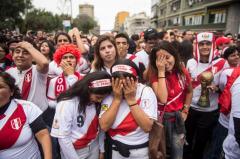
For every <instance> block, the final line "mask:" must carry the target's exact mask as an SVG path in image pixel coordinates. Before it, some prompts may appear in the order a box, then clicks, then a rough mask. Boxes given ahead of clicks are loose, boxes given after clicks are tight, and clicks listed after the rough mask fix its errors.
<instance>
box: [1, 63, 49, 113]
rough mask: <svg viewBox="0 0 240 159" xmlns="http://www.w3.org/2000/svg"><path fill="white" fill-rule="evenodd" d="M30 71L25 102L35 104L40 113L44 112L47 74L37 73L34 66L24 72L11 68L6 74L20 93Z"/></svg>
mask: <svg viewBox="0 0 240 159" xmlns="http://www.w3.org/2000/svg"><path fill="white" fill-rule="evenodd" d="M30 69H32V82H31V88H30V92H29V95H28V98H27V100H28V101H30V102H33V103H34V104H36V105H37V106H38V107H39V108H40V109H41V110H42V111H45V110H46V109H47V107H48V102H47V97H46V86H47V73H46V74H42V73H40V72H38V70H37V67H36V65H32V67H31V68H29V69H28V70H25V71H19V70H18V69H17V67H12V68H10V69H8V70H7V71H6V72H8V73H9V74H10V75H11V76H13V78H14V79H15V80H16V82H15V84H16V85H17V86H18V87H19V89H20V91H21V92H22V87H23V82H24V77H25V74H26V73H27V72H28V71H29V70H30Z"/></svg>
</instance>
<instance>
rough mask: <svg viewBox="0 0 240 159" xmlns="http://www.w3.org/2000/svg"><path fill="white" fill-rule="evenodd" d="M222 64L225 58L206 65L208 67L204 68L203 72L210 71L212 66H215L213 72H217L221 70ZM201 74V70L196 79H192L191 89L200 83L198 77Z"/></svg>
mask: <svg viewBox="0 0 240 159" xmlns="http://www.w3.org/2000/svg"><path fill="white" fill-rule="evenodd" d="M224 64H225V60H220V61H218V62H217V63H215V64H214V65H212V66H210V67H208V68H207V69H206V70H204V71H203V72H205V71H210V72H212V68H213V67H214V68H216V69H215V70H214V74H216V73H217V72H219V71H221V70H222V68H223V66H224ZM201 74H202V72H201V73H199V75H198V76H197V78H196V80H194V81H192V87H193V89H194V88H196V87H197V86H199V85H200V80H199V79H200V76H201Z"/></svg>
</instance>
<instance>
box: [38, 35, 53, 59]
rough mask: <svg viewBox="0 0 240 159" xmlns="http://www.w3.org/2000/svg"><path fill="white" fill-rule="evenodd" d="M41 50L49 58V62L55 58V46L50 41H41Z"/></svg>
mask: <svg viewBox="0 0 240 159" xmlns="http://www.w3.org/2000/svg"><path fill="white" fill-rule="evenodd" d="M39 51H40V52H41V53H42V54H43V55H44V56H45V57H46V58H47V59H48V61H49V62H51V61H52V60H53V54H54V52H55V48H54V46H53V44H52V43H51V42H50V41H48V40H44V41H43V42H42V43H40V44H39Z"/></svg>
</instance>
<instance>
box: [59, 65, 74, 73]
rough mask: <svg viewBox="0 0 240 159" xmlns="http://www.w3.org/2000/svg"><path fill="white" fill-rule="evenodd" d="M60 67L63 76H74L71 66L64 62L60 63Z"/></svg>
mask: <svg viewBox="0 0 240 159" xmlns="http://www.w3.org/2000/svg"><path fill="white" fill-rule="evenodd" d="M60 67H61V68H62V70H63V73H64V74H65V75H67V76H69V75H73V74H74V68H73V66H71V65H69V64H68V63H67V62H66V61H61V63H60Z"/></svg>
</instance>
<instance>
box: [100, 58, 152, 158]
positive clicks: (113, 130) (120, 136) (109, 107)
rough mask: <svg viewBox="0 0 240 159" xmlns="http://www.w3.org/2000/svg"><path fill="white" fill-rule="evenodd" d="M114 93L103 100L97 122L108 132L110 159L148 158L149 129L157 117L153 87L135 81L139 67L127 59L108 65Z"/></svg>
mask: <svg viewBox="0 0 240 159" xmlns="http://www.w3.org/2000/svg"><path fill="white" fill-rule="evenodd" d="M111 74H112V77H113V78H112V87H113V94H112V95H109V96H108V97H107V98H105V99H104V100H103V102H102V107H101V113H100V117H99V118H100V119H99V120H100V126H101V128H102V130H103V131H105V132H107V133H108V135H109V136H110V144H109V146H110V150H108V153H112V155H111V154H110V156H112V159H125V158H130V159H148V158H149V157H148V141H149V131H150V130H151V129H152V125H153V119H155V120H156V119H157V99H156V96H155V94H154V92H153V90H152V89H151V88H150V87H148V86H145V85H143V84H141V83H138V76H139V70H138V67H137V66H136V64H135V63H133V62H132V61H131V60H129V59H119V60H117V61H116V62H115V63H114V64H113V66H112V67H111ZM111 149H112V150H111Z"/></svg>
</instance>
